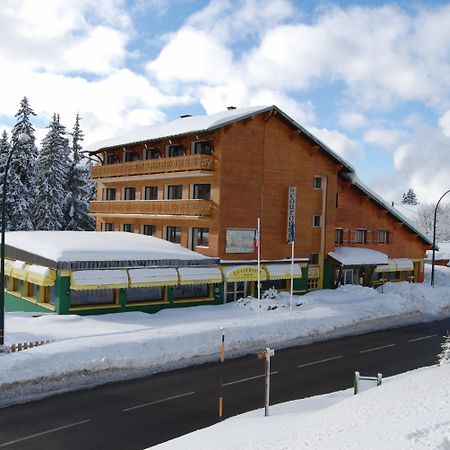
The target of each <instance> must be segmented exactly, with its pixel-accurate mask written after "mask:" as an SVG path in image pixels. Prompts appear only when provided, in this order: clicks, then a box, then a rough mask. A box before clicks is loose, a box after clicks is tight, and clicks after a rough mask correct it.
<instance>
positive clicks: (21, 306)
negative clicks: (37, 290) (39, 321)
mask: <svg viewBox="0 0 450 450" xmlns="http://www.w3.org/2000/svg"><path fill="white" fill-rule="evenodd" d="M5 310H6V311H7V312H19V311H22V312H37V313H47V314H48V313H52V312H53V311H52V310H51V309H48V308H45V307H43V306H40V305H39V304H38V303H33V302H32V301H30V300H25V299H23V298H21V297H17V296H16V295H13V294H10V293H9V292H5Z"/></svg>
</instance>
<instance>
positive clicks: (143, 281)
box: [128, 267, 178, 287]
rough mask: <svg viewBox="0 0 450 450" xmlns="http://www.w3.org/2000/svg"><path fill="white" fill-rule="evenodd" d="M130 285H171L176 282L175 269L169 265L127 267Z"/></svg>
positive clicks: (176, 274)
mask: <svg viewBox="0 0 450 450" xmlns="http://www.w3.org/2000/svg"><path fill="white" fill-rule="evenodd" d="M128 274H129V275H130V287H146V286H173V285H176V284H178V273H177V270H176V269H174V268H171V267H166V268H150V269H129V270H128Z"/></svg>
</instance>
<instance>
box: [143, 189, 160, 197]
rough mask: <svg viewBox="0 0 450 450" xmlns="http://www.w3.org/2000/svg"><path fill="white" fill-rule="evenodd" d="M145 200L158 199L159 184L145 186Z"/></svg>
mask: <svg viewBox="0 0 450 450" xmlns="http://www.w3.org/2000/svg"><path fill="white" fill-rule="evenodd" d="M144 200H158V186H144Z"/></svg>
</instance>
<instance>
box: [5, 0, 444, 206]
mask: <svg viewBox="0 0 450 450" xmlns="http://www.w3.org/2000/svg"><path fill="white" fill-rule="evenodd" d="M449 24H450V4H449V2H442V1H417V2H409V1H398V2H380V1H359V2H358V1H328V2H320V1H319V2H317V1H310V0H305V1H294V0H270V1H269V0H177V1H175V0H133V1H132V0H128V1H126V0H102V1H98V0H78V1H77V2H72V1H70V0H48V1H45V2H36V1H35V0H23V1H21V2H17V1H15V0H4V1H3V2H2V10H1V11H0V35H1V38H2V39H0V54H1V56H2V71H1V73H0V93H1V96H0V98H1V101H0V125H2V126H3V128H5V129H7V130H9V128H10V127H11V125H12V124H13V116H14V114H15V112H16V110H17V107H18V104H19V100H20V98H21V97H22V96H23V95H27V96H28V97H29V100H30V103H31V105H32V107H33V108H34V109H35V111H36V112H37V113H38V115H39V118H38V120H36V122H35V124H36V133H37V137H38V139H41V138H42V137H43V135H44V134H45V126H46V124H47V123H48V120H49V118H50V117H51V115H52V114H53V112H58V113H60V114H61V117H62V120H63V123H65V124H66V126H67V127H69V128H70V127H71V126H72V123H73V120H74V116H75V113H76V112H77V111H79V112H80V114H81V116H82V117H83V121H82V125H83V128H84V131H85V134H86V140H85V143H86V145H88V144H89V143H91V142H95V141H97V140H102V139H106V138H108V137H112V136H113V135H118V134H121V133H123V132H126V131H128V130H130V129H133V128H135V127H140V126H143V125H147V124H148V125H151V124H154V123H157V122H163V121H168V120H172V119H175V118H177V117H178V116H179V115H180V114H186V113H189V114H204V113H205V112H206V113H214V112H217V111H221V110H223V109H225V107H226V106H228V105H235V106H237V107H246V106H255V105H267V104H276V105H277V106H279V107H280V108H281V109H283V110H284V111H286V113H287V114H289V115H291V116H292V117H293V118H294V119H295V120H297V121H298V122H299V123H301V124H302V125H303V126H305V127H306V128H307V129H309V130H310V131H311V132H312V133H313V134H315V135H316V136H317V137H318V138H319V139H321V140H323V141H324V142H325V143H327V144H328V145H329V146H330V147H332V148H333V149H334V150H335V151H337V152H338V153H339V154H341V155H342V156H343V157H344V158H346V159H347V160H348V161H349V162H350V163H351V164H352V165H353V166H354V167H355V168H356V170H357V173H358V175H359V177H360V178H361V180H362V181H363V182H365V183H366V184H368V185H369V186H371V187H372V188H373V189H375V190H376V191H377V192H378V193H379V194H381V195H382V196H384V197H385V198H386V199H387V200H389V201H391V200H396V201H398V200H400V199H401V193H402V192H405V191H406V190H407V189H408V188H409V187H412V188H413V189H414V190H415V191H416V193H417V195H418V197H419V200H421V201H422V202H427V201H428V202H433V201H435V200H436V198H439V196H440V194H441V193H442V192H444V191H445V190H447V189H448V188H450V182H449V181H448V178H449V177H448V175H447V172H448V167H450V26H449Z"/></svg>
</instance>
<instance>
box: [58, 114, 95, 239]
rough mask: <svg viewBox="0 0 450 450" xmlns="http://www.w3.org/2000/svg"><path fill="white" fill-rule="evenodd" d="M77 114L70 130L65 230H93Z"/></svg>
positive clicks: (81, 133)
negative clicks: (70, 144) (70, 160)
mask: <svg viewBox="0 0 450 450" xmlns="http://www.w3.org/2000/svg"><path fill="white" fill-rule="evenodd" d="M80 120H81V118H80V116H79V114H78V113H77V115H76V118H75V125H74V127H73V130H72V133H71V135H72V157H73V160H72V162H71V164H70V168H69V175H68V179H67V187H66V189H67V198H66V205H65V208H64V215H65V229H66V230H75V231H82V230H94V229H95V220H94V219H93V218H92V217H91V216H89V200H90V198H89V197H90V192H91V184H93V183H92V182H91V181H90V178H89V168H88V167H87V166H86V165H85V164H83V162H82V156H81V154H80V151H81V148H82V147H81V141H82V140H83V138H84V135H83V132H82V130H81V127H80Z"/></svg>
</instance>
